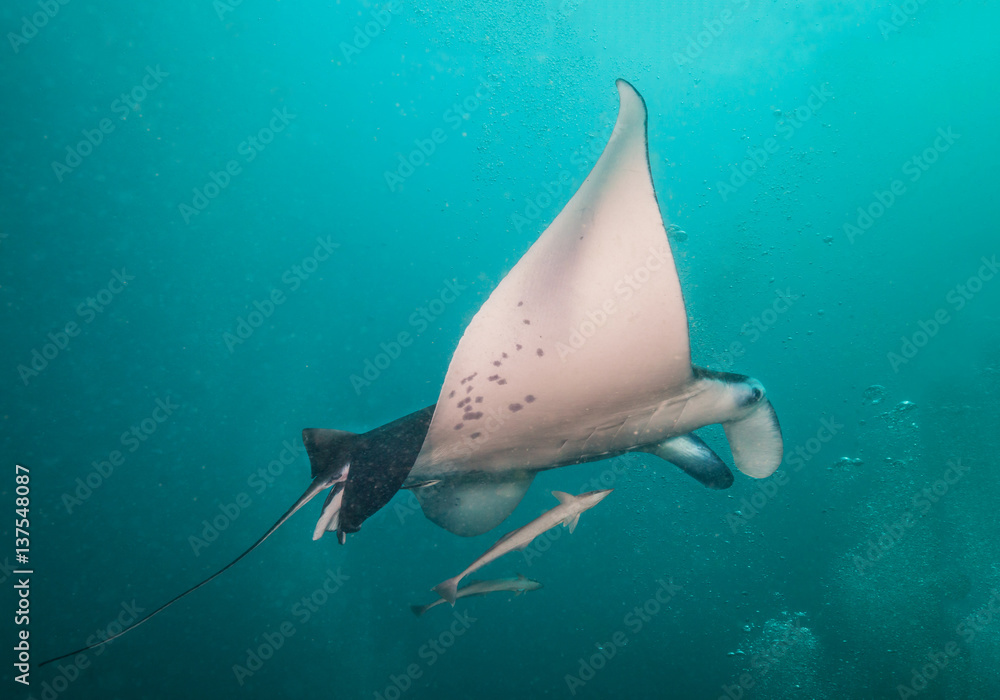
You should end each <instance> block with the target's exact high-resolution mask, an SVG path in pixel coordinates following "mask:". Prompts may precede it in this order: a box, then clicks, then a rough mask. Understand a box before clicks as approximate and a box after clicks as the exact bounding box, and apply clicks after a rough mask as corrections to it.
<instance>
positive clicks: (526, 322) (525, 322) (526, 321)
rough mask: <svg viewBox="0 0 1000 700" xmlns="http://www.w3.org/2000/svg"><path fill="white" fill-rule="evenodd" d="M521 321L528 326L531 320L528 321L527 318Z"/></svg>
mask: <svg viewBox="0 0 1000 700" xmlns="http://www.w3.org/2000/svg"><path fill="white" fill-rule="evenodd" d="M523 323H524V325H526V326H530V325H531V321H529V320H528V319H524V321H523Z"/></svg>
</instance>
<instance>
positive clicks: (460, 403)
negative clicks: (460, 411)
mask: <svg viewBox="0 0 1000 700" xmlns="http://www.w3.org/2000/svg"><path fill="white" fill-rule="evenodd" d="M471 401H472V399H470V398H469V397H468V396H466V397H465V398H464V399H462V400H461V401H459V402H458V403H457V404H456V405H457V406H458V407H459V408H461V407H462V406H464V405H465V404H467V403H469V402H471Z"/></svg>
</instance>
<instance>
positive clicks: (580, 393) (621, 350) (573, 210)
mask: <svg viewBox="0 0 1000 700" xmlns="http://www.w3.org/2000/svg"><path fill="white" fill-rule="evenodd" d="M617 85H618V93H619V98H620V108H619V112H618V120H617V122H616V124H615V128H614V131H613V133H612V134H611V138H610V140H609V141H608V144H607V146H606V147H605V149H604V152H603V153H602V154H601V157H600V159H599V160H598V161H597V164H596V165H595V166H594V169H593V170H592V171H591V173H590V175H589V176H588V177H587V179H586V180H585V181H584V182H583V184H582V185H581V186H580V189H579V190H578V191H577V192H576V194H574V195H573V197H572V199H570V201H569V203H568V204H566V206H565V208H564V209H563V210H562V211H561V212H560V213H559V215H558V216H557V217H556V218H555V220H554V221H553V222H552V223H551V224H550V225H549V227H548V228H547V229H546V230H545V232H544V233H542V235H541V236H540V237H539V238H538V240H537V241H536V242H535V243H534V245H532V246H531V248H530V249H529V250H528V252H527V253H525V254H524V256H523V257H522V258H521V259H520V261H518V263H517V264H516V265H515V266H514V268H513V269H512V270H511V271H510V272H509V273H508V274H507V276H506V277H505V278H504V279H503V280H502V281H501V282H500V284H499V285H498V286H497V288H496V289H495V290H494V291H493V293H492V294H491V295H490V297H489V299H487V301H486V303H485V304H483V307H482V308H481V309H480V310H479V312H478V313H477V314H476V315H475V317H474V318H473V319H472V321H471V322H470V323H469V326H468V327H467V328H466V330H465V334H464V335H463V336H462V339H461V341H460V342H459V344H458V348H457V349H456V351H455V354H454V356H453V357H452V359H451V364H450V365H449V367H448V373H447V375H446V377H445V381H444V385H443V387H442V389H441V394H440V396H439V398H438V402H437V406H436V408H435V411H434V416H433V419H432V421H431V425H430V429H429V430H428V433H427V437H426V439H425V441H424V444H423V446H422V448H421V452H420V455H419V456H418V458H417V461H416V466H415V467H414V473H418V474H423V473H427V474H435V475H440V474H442V473H445V472H447V471H449V470H452V471H455V472H461V471H464V470H466V469H467V468H468V466H467V465H468V464H469V462H470V457H472V458H474V463H475V465H476V467H477V468H478V469H483V470H491V469H495V470H502V469H509V468H511V466H513V465H512V463H511V460H512V457H513V459H516V463H517V465H519V466H520V467H522V468H527V469H531V468H545V467H549V466H552V462H553V459H552V458H553V451H556V450H558V449H560V447H559V446H560V445H563V444H566V443H567V442H569V443H573V444H576V445H579V444H582V443H584V442H585V441H586V440H587V439H588V436H589V435H591V434H593V432H594V429H595V425H594V421H595V415H597V414H595V410H598V411H599V416H598V417H600V418H601V419H602V420H603V419H604V418H607V417H613V416H617V417H619V418H620V420H619V424H621V423H622V422H623V421H624V420H625V419H626V418H627V417H628V416H629V415H630V414H631V412H632V411H634V410H635V407H636V406H648V405H656V404H658V403H659V402H661V401H662V400H663V399H664V397H665V396H669V395H670V394H671V393H672V392H673V393H680V392H682V391H683V389H684V387H685V386H686V385H687V383H688V382H689V381H690V379H691V377H692V372H691V353H690V347H689V343H688V326H687V314H686V313H685V310H684V299H683V298H682V296H681V288H680V282H679V280H678V279H677V272H676V269H675V267H674V260H673V255H672V253H671V250H670V245H669V243H668V242H667V235H666V231H665V229H664V225H663V219H662V217H661V213H660V209H659V206H658V204H657V201H656V194H655V192H654V190H653V182H652V178H651V177H650V171H649V158H648V155H647V151H646V107H645V104H644V103H643V101H642V98H641V97H640V96H639V94H638V93H637V92H636V91H635V89H634V88H633V87H632V86H631V85H629V84H628V83H627V82H625V81H623V80H619V81H618V83H617ZM491 419H492V420H491ZM621 437H622V440H625V441H626V442H629V444H632V445H634V444H635V435H633V434H631V432H629V433H627V434H626V433H624V432H623V434H622V436H621ZM424 468H427V471H426V472H425V471H424ZM435 478H436V477H435Z"/></svg>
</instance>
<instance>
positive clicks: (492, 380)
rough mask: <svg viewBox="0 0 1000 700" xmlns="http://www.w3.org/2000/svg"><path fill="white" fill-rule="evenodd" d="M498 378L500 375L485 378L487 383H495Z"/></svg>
mask: <svg viewBox="0 0 1000 700" xmlns="http://www.w3.org/2000/svg"><path fill="white" fill-rule="evenodd" d="M499 378H500V375H499V374H491V375H490V376H488V377H487V379H488V380H489V381H491V382H495V381H496V380H498V379H499Z"/></svg>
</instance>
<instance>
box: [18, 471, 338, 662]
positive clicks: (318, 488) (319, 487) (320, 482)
mask: <svg viewBox="0 0 1000 700" xmlns="http://www.w3.org/2000/svg"><path fill="white" fill-rule="evenodd" d="M331 483H332V482H331V481H330V479H329V478H325V477H324V476H323V475H322V474H321V475H320V476H319V477H317V478H315V479H313V482H312V483H311V484H310V485H309V488H308V489H306V492H305V493H303V494H302V495H301V496H300V497H299V500H297V501H295V503H293V504H292V507H291V508H289V509H288V510H287V511H285V514H284V515H282V516H281V517H280V518H278V521H277V522H276V523H275V524H274V525H272V526H271V527H270V529H268V531H267V532H265V533H264V534H263V535H261V537H260V539H258V540H257V541H256V542H254V543H253V544H252V545H250V546H249V547H248V548H247V549H246V550H245V551H244V552H243V553H242V554H240V555H239V556H238V557H236V558H235V559H233V560H232V561H231V562H229V563H228V564H226V565H225V566H224V567H222V568H221V569H219V570H218V571H216V572H215V573H214V574H212V575H211V576H209V577H208V578H206V579H204V580H202V581H201V582H199V583H196V584H195V585H193V586H191V587H190V588H189V589H187V590H186V591H184V592H183V593H180V594H178V595H176V596H174V597H173V598H171V599H170V600H168V601H167V602H166V603H164V604H163V605H161V606H160V607H158V608H157V609H156V610H154V611H153V612H151V613H149V614H148V615H146V616H145V617H143V618H140V619H139V620H137V621H136V622H134V623H133V624H132V625H130V626H129V627H126V628H125V629H123V630H122V631H121V632H118V633H117V634H113V635H111V636H110V637H107V638H105V639H102V640H101V641H99V642H95V643H94V644H88V645H87V646H85V647H82V648H80V649H77V650H75V651H71V652H69V653H68V654H63V655H61V656H56V657H54V658H51V659H47V660H46V661H43V662H42V663H40V664H38V665H39V667H41V666H45V665H46V664H50V663H52V662H53V661H59V660H60V659H65V658H67V657H69V656H75V655H76V654H80V653H83V652H85V651H88V650H90V649H94V648H95V647H99V646H102V645H104V644H107V643H108V642H110V641H111V640H113V639H117V638H118V637H121V636H122V635H123V634H125V633H126V632H131V631H132V630H134V629H135V628H136V627H138V626H139V625H141V624H143V623H144V622H146V621H147V620H149V619H150V618H152V617H154V616H155V615H159V614H160V613H161V612H163V611H164V610H166V609H167V608H169V607H170V606H171V605H173V604H174V603H176V602H177V601H178V600H180V599H181V598H183V597H184V596H186V595H187V594H189V593H194V592H195V591H196V590H198V589H199V588H201V587H202V586H204V585H205V584H206V583H208V582H209V581H211V580H213V579H215V578H216V577H217V576H219V575H221V574H222V573H223V572H224V571H226V570H228V569H229V568H230V567H232V566H233V565H235V564H236V563H237V562H238V561H240V560H241V559H243V557H245V556H247V555H248V554H250V552H252V551H253V550H255V549H257V547H259V546H260V545H261V544H263V543H264V540H266V539H267V538H268V537H270V536H271V535H272V534H273V533H274V531H275V530H277V529H278V528H279V527H281V526H282V525H284V524H285V521H286V520H288V519H289V518H290V517H292V515H294V514H295V512H296V511H298V510H299V509H300V508H301V507H302V506H304V505H305V504H306V503H308V502H309V501H311V500H312V499H313V498H314V497H315V496H316V495H317V494H319V493H321V492H322V491H323V490H324V489H327V488H329V487H330V485H331Z"/></svg>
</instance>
